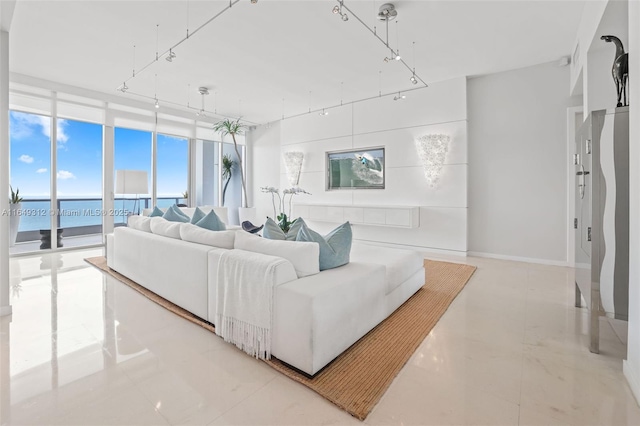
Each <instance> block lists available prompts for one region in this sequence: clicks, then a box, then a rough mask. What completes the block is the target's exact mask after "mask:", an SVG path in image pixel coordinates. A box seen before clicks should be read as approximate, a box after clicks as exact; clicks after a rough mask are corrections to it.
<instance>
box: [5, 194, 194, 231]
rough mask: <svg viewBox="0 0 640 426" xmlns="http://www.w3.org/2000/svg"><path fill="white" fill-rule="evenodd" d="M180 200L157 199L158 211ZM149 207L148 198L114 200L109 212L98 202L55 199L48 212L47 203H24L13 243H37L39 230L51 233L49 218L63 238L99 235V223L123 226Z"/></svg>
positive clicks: (80, 199)
mask: <svg viewBox="0 0 640 426" xmlns="http://www.w3.org/2000/svg"><path fill="white" fill-rule="evenodd" d="M185 201H186V200H184V198H181V197H159V198H157V200H156V205H157V206H158V207H169V206H170V205H172V204H179V203H184V202H185ZM149 207H151V198H139V199H136V198H116V199H115V202H114V208H113V210H112V211H106V210H104V209H103V204H102V199H101V198H58V200H57V203H56V208H55V209H51V200H50V199H24V200H22V207H21V209H20V226H19V228H18V238H17V239H16V242H27V241H36V240H39V239H40V230H42V229H51V216H54V215H55V217H56V224H57V227H58V228H63V229H64V232H63V236H64V237H72V236H80V235H92V234H100V233H102V220H103V217H105V216H112V217H113V219H114V224H115V226H123V225H125V224H126V222H127V217H128V216H129V215H130V214H137V213H138V212H141V211H142V209H146V208H149Z"/></svg>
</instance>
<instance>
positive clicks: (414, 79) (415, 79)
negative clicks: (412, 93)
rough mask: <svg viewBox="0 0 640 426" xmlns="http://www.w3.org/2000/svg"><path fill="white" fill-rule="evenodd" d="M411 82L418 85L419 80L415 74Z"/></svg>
mask: <svg viewBox="0 0 640 426" xmlns="http://www.w3.org/2000/svg"><path fill="white" fill-rule="evenodd" d="M409 80H411V82H412V83H413V84H418V79H417V78H416V75H415V73H414V74H413V75H412V76H411V78H410V79H409Z"/></svg>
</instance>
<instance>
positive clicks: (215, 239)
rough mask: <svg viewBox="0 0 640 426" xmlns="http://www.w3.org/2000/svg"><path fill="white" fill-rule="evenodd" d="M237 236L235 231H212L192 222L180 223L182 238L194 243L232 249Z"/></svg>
mask: <svg viewBox="0 0 640 426" xmlns="http://www.w3.org/2000/svg"><path fill="white" fill-rule="evenodd" d="M235 236H236V233H235V231H210V230H208V229H205V228H201V227H199V226H196V225H193V224H191V223H182V224H180V238H181V239H182V240H184V241H190V242H192V243H198V244H205V245H208V246H212V247H219V248H224V249H229V250H231V249H232V248H233V244H234V241H235Z"/></svg>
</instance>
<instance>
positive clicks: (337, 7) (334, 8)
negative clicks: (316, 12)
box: [333, 5, 340, 14]
mask: <svg viewBox="0 0 640 426" xmlns="http://www.w3.org/2000/svg"><path fill="white" fill-rule="evenodd" d="M333 13H335V14H338V13H340V6H338V5H335V6H334V7H333Z"/></svg>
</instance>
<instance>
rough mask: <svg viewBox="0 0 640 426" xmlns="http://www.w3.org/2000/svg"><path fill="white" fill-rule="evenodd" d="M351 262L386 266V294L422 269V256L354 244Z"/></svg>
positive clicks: (413, 252)
mask: <svg viewBox="0 0 640 426" xmlns="http://www.w3.org/2000/svg"><path fill="white" fill-rule="evenodd" d="M351 261H352V262H368V263H376V264H378V265H384V266H386V271H385V285H386V294H389V293H391V292H392V291H393V290H395V289H396V288H398V287H399V286H400V284H402V283H404V282H405V281H407V280H408V279H409V278H411V277H412V276H413V275H414V274H415V273H416V271H418V270H420V269H421V268H422V267H423V265H424V256H422V255H420V253H419V252H417V251H413V250H405V249H397V248H389V247H379V246H374V245H371V244H364V243H354V244H353V247H352V248H351Z"/></svg>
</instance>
